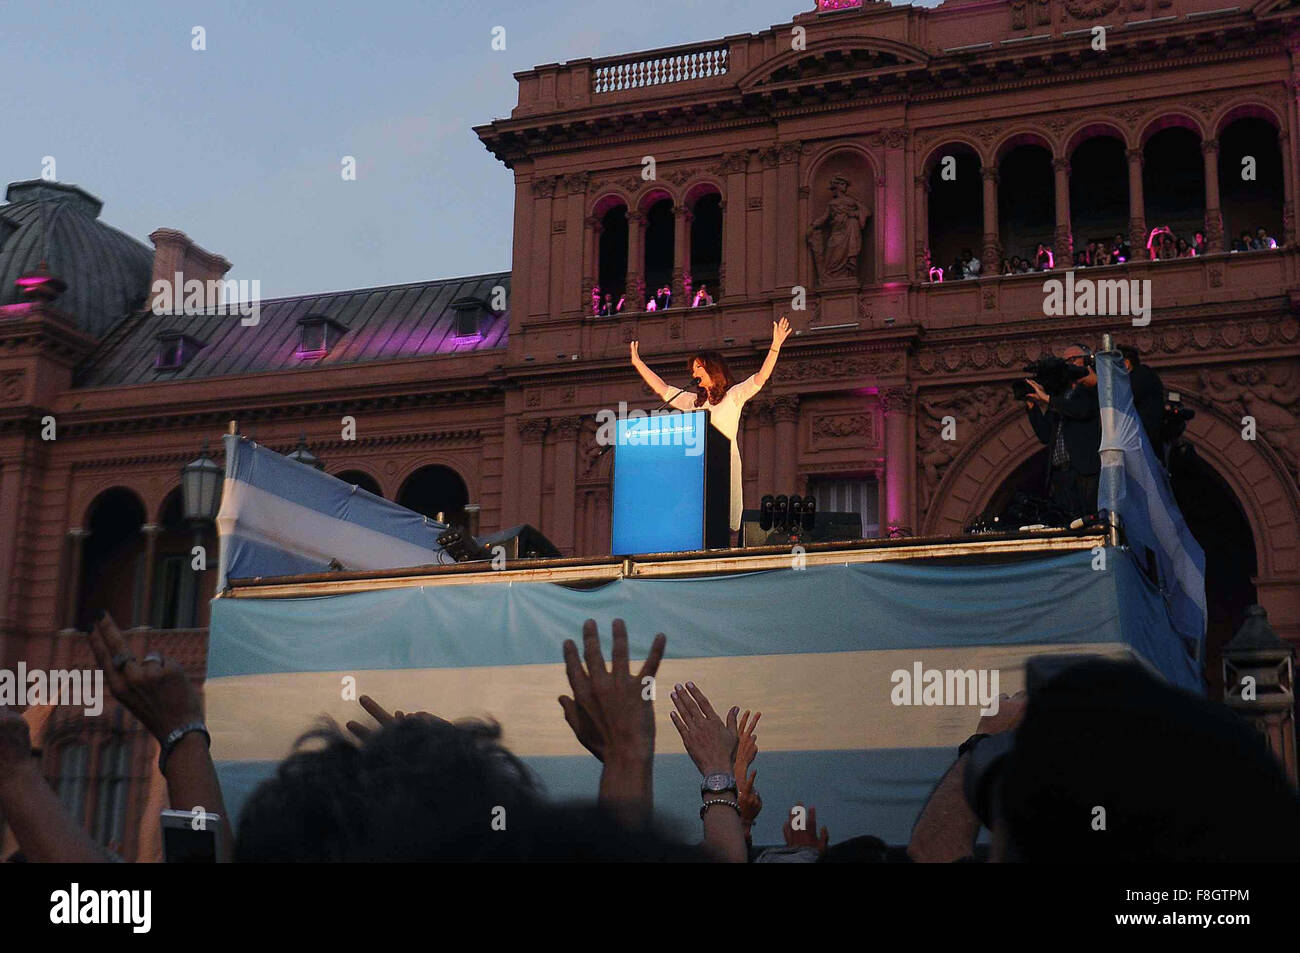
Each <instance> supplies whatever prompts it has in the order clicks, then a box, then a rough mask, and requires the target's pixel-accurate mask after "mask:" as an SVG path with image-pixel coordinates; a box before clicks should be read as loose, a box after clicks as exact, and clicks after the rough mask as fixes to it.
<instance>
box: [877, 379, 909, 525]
mask: <svg viewBox="0 0 1300 953" xmlns="http://www.w3.org/2000/svg"><path fill="white" fill-rule="evenodd" d="M880 409H881V411H882V412H883V413H884V416H885V518H886V525H885V526H882V527H881V531H882V534H883V535H888V534H889V530H890V529H893V528H897V527H906V526H909V525H910V523H911V515H910V511H911V507H910V506H909V505H908V494H909V491H910V489H911V482H912V481H911V479H910V476H909V470H910V468H911V462H910V461H911V454H910V453H909V452H908V450H909V447H910V444H911V441H912V435H911V427H910V424H909V418H910V416H911V413H912V390H911V388H910V387H908V386H906V385H898V386H894V387H888V388H885V389H884V390H882V391H881V392H880Z"/></svg>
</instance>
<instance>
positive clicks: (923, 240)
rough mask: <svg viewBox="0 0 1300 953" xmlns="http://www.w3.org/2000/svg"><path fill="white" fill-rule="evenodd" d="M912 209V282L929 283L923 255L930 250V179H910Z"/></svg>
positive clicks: (919, 177) (915, 177)
mask: <svg viewBox="0 0 1300 953" xmlns="http://www.w3.org/2000/svg"><path fill="white" fill-rule="evenodd" d="M912 185H913V193H912V196H913V197H912V207H913V209H914V210H915V215H916V226H915V228H916V242H915V243H914V246H913V249H912V269H913V272H914V274H913V277H912V280H913V281H929V280H930V269H929V267H928V266H927V265H926V263H925V253H926V252H927V251H928V250H929V248H930V177H929V176H928V175H917V176H913V177H912Z"/></svg>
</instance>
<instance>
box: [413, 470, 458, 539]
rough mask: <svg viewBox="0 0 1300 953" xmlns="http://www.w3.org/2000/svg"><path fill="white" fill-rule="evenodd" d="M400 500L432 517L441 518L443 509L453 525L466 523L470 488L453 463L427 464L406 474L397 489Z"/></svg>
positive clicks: (446, 520)
mask: <svg viewBox="0 0 1300 953" xmlns="http://www.w3.org/2000/svg"><path fill="white" fill-rule="evenodd" d="M397 502H398V503H399V504H400V505H402V506H405V507H406V508H407V509H408V510H415V512H417V513H423V514H424V515H425V516H428V517H430V518H431V519H437V518H438V514H439V513H441V514H443V520H444V521H445V522H447V523H450V524H451V525H452V526H464V525H465V504H467V503H468V502H469V491H468V490H467V489H466V488H465V481H464V480H462V479H461V478H460V474H459V473H457V472H456V471H455V470H453V469H451V467H444V466H438V465H434V466H427V467H421V468H420V469H418V470H416V471H415V472H414V473H412V474H411V475H410V476H409V477H407V478H406V482H405V483H403V484H402V488H401V490H399V491H398V493H397Z"/></svg>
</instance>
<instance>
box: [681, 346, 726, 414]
mask: <svg viewBox="0 0 1300 953" xmlns="http://www.w3.org/2000/svg"><path fill="white" fill-rule="evenodd" d="M696 361H699V362H700V363H701V364H703V365H704V369H705V370H706V371H707V372H708V374H709V380H711V381H713V386H712V387H710V388H709V389H708V390H707V391H706V390H705V389H704V388H703V387H697V388H695V406H696V407H703V406H704V404H705V403H706V402H710V403H714V404H716V403H718V402H720V401H721V400H722V398H723V397H724V396H726V393H727V391H729V390H731V387H732V385H733V384H735V383H736V379H735V378H734V377H732V376H731V368H729V367H727V359H726V358H725V357H723V356H722V355H721V354H719V353H718V352H717V351H698V352H696V353H695V354H693V355H691V359H690V360H689V361H687V362H686V371H687V373H688V374H694V368H695V362H696ZM719 381H721V383H718V382H719Z"/></svg>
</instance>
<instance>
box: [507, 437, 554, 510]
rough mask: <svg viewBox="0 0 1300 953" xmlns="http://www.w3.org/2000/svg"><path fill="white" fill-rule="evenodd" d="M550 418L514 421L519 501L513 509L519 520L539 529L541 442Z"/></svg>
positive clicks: (540, 508)
mask: <svg viewBox="0 0 1300 953" xmlns="http://www.w3.org/2000/svg"><path fill="white" fill-rule="evenodd" d="M549 424H550V421H549V420H547V419H546V418H545V417H532V418H528V419H524V420H520V421H519V422H518V427H519V440H520V443H521V444H522V447H521V453H520V454H519V474H520V480H519V503H518V505H517V507H516V509H515V512H517V513H518V514H519V520H520V522H523V523H531V524H532V525H533V526H536V527H538V528H539V529H540V528H541V526H540V524H541V521H542V441H543V440H545V439H546V431H547V429H548V427H549Z"/></svg>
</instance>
